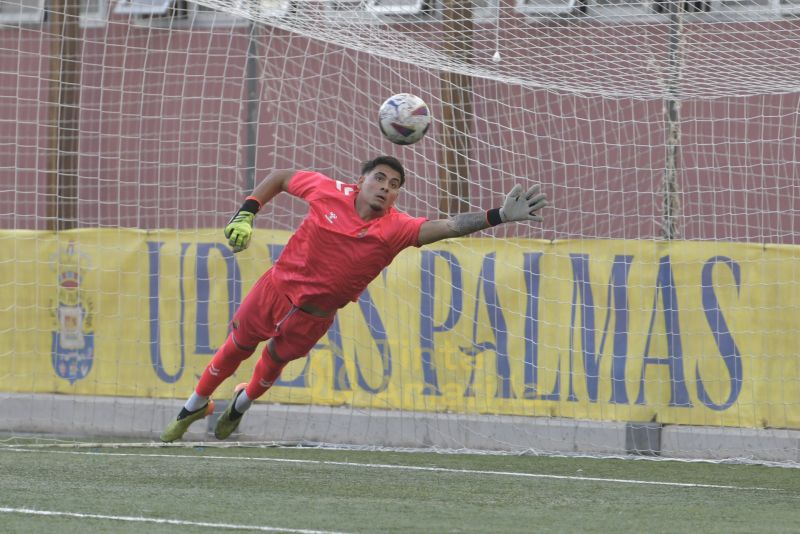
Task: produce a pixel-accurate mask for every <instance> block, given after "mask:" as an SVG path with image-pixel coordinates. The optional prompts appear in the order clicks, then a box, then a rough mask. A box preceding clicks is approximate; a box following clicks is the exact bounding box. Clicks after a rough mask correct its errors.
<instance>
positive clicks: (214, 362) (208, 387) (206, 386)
mask: <svg viewBox="0 0 800 534" xmlns="http://www.w3.org/2000/svg"><path fill="white" fill-rule="evenodd" d="M268 274H269V271H267V273H265V274H264V275H263V276H262V277H261V278H260V279H259V280H258V281H257V282H256V284H255V285H254V286H253V288H252V289H251V290H250V291H249V292H248V294H247V296H246V297H245V299H244V301H242V304H241V306H239V309H238V310H237V311H236V313H235V314H234V316H233V320H232V321H231V333H230V334H229V335H228V338H227V339H226V340H225V343H223V344H222V346H221V347H220V348H219V349H218V350H217V352H216V354H214V357H213V358H212V359H211V362H210V363H209V364H208V366H206V368H205V370H204V371H203V374H202V376H201V377H200V381H199V382H198V384H197V386H196V387H195V390H194V392H193V393H192V395H191V396H190V397H189V398H188V399H187V401H186V403H185V404H184V405H183V408H182V409H181V411H180V413H179V414H178V417H177V418H176V419H175V421H173V422H172V423H170V425H169V426H168V427H167V428H166V429H165V430H164V432H163V433H162V434H161V441H164V442H166V443H169V442H172V441H175V440H176V439H179V438H181V437H182V436H183V434H185V433H186V431H187V430H188V428H189V426H190V425H191V424H192V423H194V422H195V421H198V420H200V419H202V418H204V417H205V416H206V415H208V414H209V413H210V412H211V410H209V407H210V406H211V402H212V401H211V400H210V397H211V394H212V393H214V391H215V390H216V389H217V387H219V385H220V384H221V383H222V382H223V381H224V380H225V379H226V378H228V377H229V376H231V375H232V374H233V373H234V372H235V371H236V369H237V368H238V367H239V365H240V364H241V363H242V362H243V361H244V360H246V359H247V358H249V357H250V356H251V355H252V354H253V352H254V351H255V350H256V347H257V346H258V344H259V343H260V342H261V341H263V340H265V339H268V338H269V337H271V336H272V335H273V334H274V333H275V332H274V330H273V327H272V326H269V325H270V323H273V324H274V319H273V318H272V317H269V314H268V313H265V312H264V310H269V309H270V304H271V302H270V299H272V298H274V292H273V291H271V284H270V280H269V276H268Z"/></svg>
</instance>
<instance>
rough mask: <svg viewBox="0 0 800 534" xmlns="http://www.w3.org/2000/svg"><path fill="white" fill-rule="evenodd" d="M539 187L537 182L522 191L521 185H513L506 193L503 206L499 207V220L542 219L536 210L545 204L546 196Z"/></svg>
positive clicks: (538, 220)
mask: <svg viewBox="0 0 800 534" xmlns="http://www.w3.org/2000/svg"><path fill="white" fill-rule="evenodd" d="M539 189H540V186H539V184H536V185H534V186H533V187H531V188H530V189H528V190H527V191H526V192H525V193H522V186H521V185H519V184H517V185H515V186H514V187H513V188H512V189H511V191H510V192H509V193H508V195H506V199H505V201H504V202H503V207H502V208H500V209H499V212H498V215H499V219H500V222H504V223H505V222H512V221H537V222H541V221H543V220H544V218H543V217H542V216H541V215H537V214H536V212H537V211H539V210H540V209H542V208H544V207H545V206H547V197H546V196H545V194H544V193H541V192H540V191H539ZM490 211H493V210H490ZM495 220H496V218H495Z"/></svg>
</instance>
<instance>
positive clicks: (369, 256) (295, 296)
mask: <svg viewBox="0 0 800 534" xmlns="http://www.w3.org/2000/svg"><path fill="white" fill-rule="evenodd" d="M288 191H289V194H291V195H294V196H296V197H300V198H302V199H304V200H305V201H306V202H308V205H309V211H308V215H307V216H306V218H305V219H304V220H303V222H302V224H301V225H300V228H298V230H297V232H295V233H294V235H292V237H291V238H290V239H289V242H288V243H287V244H286V247H285V248H284V249H283V252H281V255H280V257H279V258H278V261H277V262H275V266H274V267H273V273H272V276H273V280H274V282H275V285H276V287H277V288H278V290H279V291H281V292H282V293H284V294H285V295H286V296H287V297H288V298H289V300H291V301H292V303H293V304H294V305H295V306H302V305H304V304H312V305H314V306H315V307H317V308H320V309H323V310H330V311H333V310H336V309H338V308H341V307H342V306H344V305H345V304H347V303H348V302H350V301H355V300H358V296H359V295H360V294H361V292H362V291H364V289H365V288H366V287H367V285H369V283H370V282H371V281H372V280H373V279H374V278H375V277H376V276H378V274H380V272H381V271H382V270H383V269H384V268H385V267H386V266H388V265H389V264H390V263H391V262H392V260H393V259H394V258H395V256H397V255H398V254H399V253H400V251H402V250H403V249H405V248H406V247H410V246H415V247H418V246H420V245H419V229H420V226H422V223H424V222H425V221H426V220H427V219H426V218H425V217H411V216H410V215H407V214H405V213H403V212H400V211H397V210H395V209H394V208H389V210H388V211H387V212H386V214H384V215H383V216H382V217H378V218H376V219H373V220H371V221H364V220H363V219H361V217H360V216H359V215H358V212H357V211H356V206H355V201H356V195H357V194H358V186H357V185H355V184H345V183H343V182H340V181H339V180H332V179H331V178H328V177H327V176H325V175H323V174H320V173H318V172H311V171H299V172H297V173H296V174H295V175H294V176H292V178H291V180H290V181H289V189H288Z"/></svg>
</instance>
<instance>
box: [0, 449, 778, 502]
mask: <svg viewBox="0 0 800 534" xmlns="http://www.w3.org/2000/svg"><path fill="white" fill-rule="evenodd" d="M0 450H8V451H11V452H36V453H50V454H77V455H92V456H132V457H140V458H150V457H155V458H189V459H192V460H228V461H250V462H274V463H294V464H310V465H332V466H341V467H356V468H358V467H362V468H364V467H366V468H373V469H397V470H402V471H426V472H435V473H460V474H469V475H495V476H506V477H522V478H541V479H551V480H573V481H586V482H607V483H613V484H638V485H651V486H669V487H677V488H704V489H724V490H745V491H781V490H780V489H779V488H761V487H753V486H750V487H747V486H727V485H721V484H696V483H691V482H663V481H658V480H636V479H626V478H600V477H582V476H570V475H547V474H544V473H519V472H514V471H491V470H479V469H451V468H447V467H421V466H416V465H392V464H373V463H360V462H337V461H331V460H301V459H291V458H258V457H249V456H211V455H208V456H195V455H191V456H189V455H184V454H144V453H128V452H100V451H52V450H51V451H48V450H43V449H26V448H23V447H9V448H2V449H0Z"/></svg>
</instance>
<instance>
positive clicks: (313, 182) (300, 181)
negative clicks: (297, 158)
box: [288, 171, 330, 200]
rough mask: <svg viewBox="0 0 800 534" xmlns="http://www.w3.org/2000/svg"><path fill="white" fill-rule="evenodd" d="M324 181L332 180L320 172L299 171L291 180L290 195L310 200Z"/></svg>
mask: <svg viewBox="0 0 800 534" xmlns="http://www.w3.org/2000/svg"><path fill="white" fill-rule="evenodd" d="M323 180H328V181H329V180H330V178H328V177H327V176H325V175H324V174H322V173H319V172H314V171H297V172H296V173H294V176H292V178H291V180H289V188H288V193H289V194H290V195H292V196H296V197H300V198H302V199H306V200H308V199H310V197H311V195H312V194H313V193H314V192H315V191H316V190H317V187H318V186H319V184H320V182H322V181H323Z"/></svg>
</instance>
